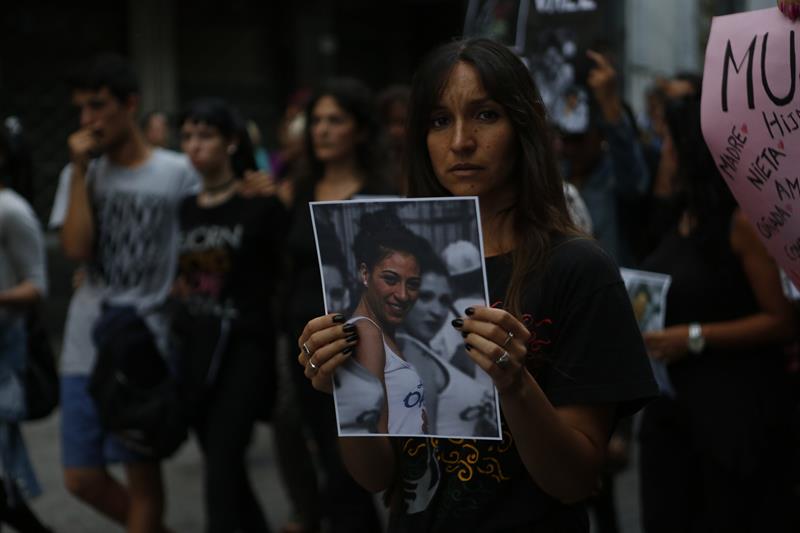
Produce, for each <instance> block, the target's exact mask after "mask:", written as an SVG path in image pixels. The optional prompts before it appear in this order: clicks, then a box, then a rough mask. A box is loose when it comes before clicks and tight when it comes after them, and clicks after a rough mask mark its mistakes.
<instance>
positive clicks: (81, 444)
mask: <svg viewBox="0 0 800 533" xmlns="http://www.w3.org/2000/svg"><path fill="white" fill-rule="evenodd" d="M88 387H89V376H83V375H68V376H62V377H61V461H62V463H63V465H64V467H66V468H82V467H84V468H85V467H102V466H105V465H107V464H113V463H123V464H131V463H142V462H150V461H152V459H148V458H147V457H145V456H143V455H140V454H138V453H136V452H134V451H133V450H131V449H130V448H128V447H127V446H125V445H124V444H123V443H122V442H120V441H119V440H118V439H116V438H115V437H114V436H113V435H111V434H110V433H108V432H106V431H105V430H104V429H103V428H102V426H101V425H100V418H99V416H98V414H97V409H96V408H95V405H94V400H93V399H92V397H91V396H90V395H89V390H88Z"/></svg>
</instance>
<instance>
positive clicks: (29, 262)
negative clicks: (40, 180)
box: [0, 189, 47, 321]
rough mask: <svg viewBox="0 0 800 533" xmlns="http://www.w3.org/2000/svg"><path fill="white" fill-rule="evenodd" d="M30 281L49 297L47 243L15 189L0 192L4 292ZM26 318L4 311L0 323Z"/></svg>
mask: <svg viewBox="0 0 800 533" xmlns="http://www.w3.org/2000/svg"><path fill="white" fill-rule="evenodd" d="M23 281H29V282H31V283H33V285H35V286H36V288H37V289H39V291H40V292H41V293H42V296H44V295H45V294H46V293H47V269H46V266H45V253H44V239H43V237H42V229H41V227H40V226H39V221H38V220H37V219H36V215H35V214H34V212H33V209H31V206H30V205H29V204H28V202H26V201H25V199H24V198H22V197H21V196H20V195H18V194H17V193H15V192H14V191H12V190H11V189H2V190H0V291H5V290H8V289H10V288H12V287H15V286H17V285H19V284H20V283H22V282H23ZM22 316H23V315H22V314H21V313H20V312H19V311H12V310H10V309H4V308H2V307H0V320H2V321H12V320H13V321H17V320H20V319H21V317H22Z"/></svg>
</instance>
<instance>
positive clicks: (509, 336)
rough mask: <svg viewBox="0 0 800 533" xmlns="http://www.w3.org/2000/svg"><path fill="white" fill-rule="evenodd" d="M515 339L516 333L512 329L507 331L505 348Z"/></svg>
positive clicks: (504, 342)
mask: <svg viewBox="0 0 800 533" xmlns="http://www.w3.org/2000/svg"><path fill="white" fill-rule="evenodd" d="M513 340H514V333H512V332H511V331H509V332H507V333H506V340H504V341H503V348H507V347H508V345H509V344H511V341H513Z"/></svg>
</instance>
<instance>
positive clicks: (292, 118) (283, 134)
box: [269, 89, 311, 180]
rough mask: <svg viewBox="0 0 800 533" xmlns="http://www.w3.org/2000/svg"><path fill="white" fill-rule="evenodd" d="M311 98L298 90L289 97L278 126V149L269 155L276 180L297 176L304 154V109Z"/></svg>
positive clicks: (307, 93) (304, 91) (306, 91)
mask: <svg viewBox="0 0 800 533" xmlns="http://www.w3.org/2000/svg"><path fill="white" fill-rule="evenodd" d="M310 97H311V94H310V91H308V90H307V89H299V90H297V91H295V92H294V93H292V94H291V95H290V96H289V102H288V103H287V104H286V109H285V110H284V112H283V117H282V118H281V121H280V123H279V125H278V148H277V150H273V151H272V152H271V153H270V154H269V159H270V165H271V166H272V173H273V175H274V176H275V179H276V180H283V179H286V178H291V177H292V176H298V175H300V174H303V173H304V172H305V171H304V170H302V169H301V165H302V159H303V156H304V153H305V135H306V114H305V108H306V105H307V104H308V99H309V98H310Z"/></svg>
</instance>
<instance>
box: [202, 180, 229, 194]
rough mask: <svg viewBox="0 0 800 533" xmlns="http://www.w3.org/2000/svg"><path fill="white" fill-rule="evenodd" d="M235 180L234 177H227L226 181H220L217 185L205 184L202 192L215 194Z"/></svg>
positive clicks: (225, 188)
mask: <svg viewBox="0 0 800 533" xmlns="http://www.w3.org/2000/svg"><path fill="white" fill-rule="evenodd" d="M235 181H236V178H231V179H229V180H228V181H226V182H224V183H220V184H219V185H214V186H205V187H204V188H203V192H204V193H206V194H216V193H218V192H222V191H225V190H227V189H228V187H230V186H231V184H232V183H233V182H235Z"/></svg>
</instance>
